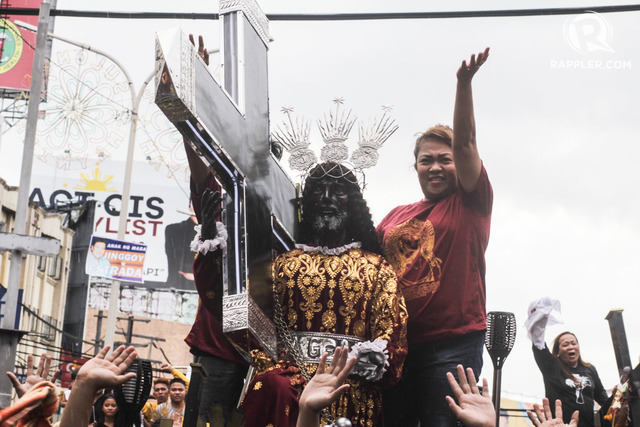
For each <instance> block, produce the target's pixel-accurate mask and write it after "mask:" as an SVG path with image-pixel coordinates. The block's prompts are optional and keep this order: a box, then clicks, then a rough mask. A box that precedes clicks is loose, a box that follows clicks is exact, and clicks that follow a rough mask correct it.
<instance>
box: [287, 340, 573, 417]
mask: <svg viewBox="0 0 640 427" xmlns="http://www.w3.org/2000/svg"><path fill="white" fill-rule="evenodd" d="M348 353H349V350H348V349H347V348H346V347H345V348H342V349H341V348H336V351H335V353H334V357H333V359H332V360H331V363H330V365H329V366H328V367H326V360H327V356H328V355H327V354H326V353H325V354H324V355H323V356H322V359H321V360H320V364H319V365H318V371H317V372H316V375H315V376H314V377H313V378H311V381H309V383H308V384H307V386H306V387H305V389H304V391H303V392H302V395H301V396H300V406H299V414H298V424H297V427H317V426H318V424H319V421H320V414H321V411H322V409H323V408H325V407H327V406H329V405H330V404H331V403H333V402H334V401H336V400H337V399H338V397H340V395H341V394H342V393H343V392H344V391H345V390H347V389H348V388H349V385H348V384H345V380H346V379H347V377H348V376H349V373H350V372H351V369H352V368H353V366H354V364H355V362H356V360H355V358H351V359H349V360H348ZM457 373H458V380H456V377H455V376H454V375H453V374H452V373H451V372H448V373H447V379H448V380H449V385H450V386H451V391H452V392H453V396H454V397H455V399H454V398H453V397H449V396H447V402H448V403H449V408H451V411H452V412H453V413H454V415H455V416H456V417H457V418H458V419H459V420H460V422H462V424H463V425H464V426H465V427H496V411H495V408H494V407H493V403H492V401H491V397H490V395H489V387H488V384H487V380H486V379H483V381H482V388H480V387H478V384H477V382H476V378H475V376H474V374H473V371H472V370H471V369H467V370H466V372H465V369H464V368H463V367H462V365H458V372H457ZM533 407H534V410H533V411H527V415H528V417H529V419H530V420H531V422H532V423H533V425H534V426H536V427H552V426H565V425H568V426H569V427H577V426H578V411H575V412H574V413H573V415H572V417H571V422H570V423H569V424H564V422H563V421H562V403H561V402H560V401H559V400H558V401H556V407H555V417H554V416H553V415H552V413H551V407H550V405H549V400H548V399H546V398H545V399H543V401H542V406H540V405H538V404H537V403H536V404H534V405H533Z"/></svg>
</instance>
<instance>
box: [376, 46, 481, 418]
mask: <svg viewBox="0 0 640 427" xmlns="http://www.w3.org/2000/svg"><path fill="white" fill-rule="evenodd" d="M488 55H489V49H488V48H487V49H486V50H485V51H484V52H481V53H479V54H478V55H477V57H476V55H473V56H472V57H471V59H470V60H469V61H468V62H467V61H463V62H462V65H461V66H460V68H459V69H458V72H457V78H458V84H457V90H456V101H455V110H454V118H453V129H451V128H449V127H448V126H444V125H437V126H434V127H432V128H431V129H429V130H427V131H426V132H425V133H424V134H422V135H420V136H419V137H418V139H417V140H416V144H415V150H414V156H415V165H414V166H415V168H416V171H417V173H418V180H419V181H420V186H421V188H422V192H423V196H424V198H423V200H420V201H418V202H416V203H413V204H410V205H406V206H399V207H397V208H395V209H393V210H392V211H391V212H390V213H389V214H388V215H387V216H386V217H385V218H384V219H383V220H382V221H381V222H380V225H378V228H377V231H378V236H379V238H380V240H381V242H382V245H383V248H384V253H385V256H386V258H387V260H388V261H389V262H390V263H391V264H392V265H393V267H394V269H395V270H396V274H397V275H398V279H399V280H398V281H399V285H400V288H401V291H402V293H403V296H404V297H405V300H406V303H407V310H408V312H409V321H408V327H407V337H408V341H409V354H408V356H407V360H406V362H405V368H404V372H403V378H402V380H401V382H400V384H399V385H398V386H396V387H395V388H392V389H390V390H389V391H388V392H387V393H386V394H385V401H384V411H385V425H386V426H387V427H388V426H402V427H407V426H415V425H417V421H418V420H420V422H421V425H423V426H449V425H455V423H456V421H455V418H454V417H453V415H452V413H451V412H450V410H449V408H448V405H447V402H446V400H445V396H446V395H448V394H450V393H451V391H450V388H449V384H448V382H447V379H446V372H453V373H456V372H457V371H456V366H457V365H458V364H461V365H463V366H465V367H471V368H472V369H473V371H474V373H475V375H476V377H479V375H480V370H481V368H482V351H483V345H484V331H485V330H486V314H485V312H486V307H485V296H486V292H485V262H484V252H485V250H486V247H487V244H488V240H489V225H490V220H491V206H492V202H493V193H492V189H491V185H490V183H489V179H488V177H487V173H486V171H485V169H484V167H483V165H482V161H481V160H480V156H479V154H478V148H477V145H476V135H475V133H476V132H475V120H474V114H473V98H472V91H471V80H472V78H473V76H474V74H475V73H476V72H477V71H478V69H480V67H481V66H482V64H484V62H485V61H486V60H487V57H488Z"/></svg>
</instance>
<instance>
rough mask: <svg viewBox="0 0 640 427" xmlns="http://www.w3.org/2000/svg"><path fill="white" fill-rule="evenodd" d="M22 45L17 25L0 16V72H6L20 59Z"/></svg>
mask: <svg viewBox="0 0 640 427" xmlns="http://www.w3.org/2000/svg"><path fill="white" fill-rule="evenodd" d="M23 46H24V43H23V41H22V36H21V35H20V30H19V29H18V27H16V26H15V24H14V23H13V22H11V21H9V20H8V19H5V18H0V55H1V56H0V74H4V73H6V72H7V71H9V70H10V69H12V68H13V67H14V66H15V65H16V64H17V63H18V61H20V57H21V56H22V48H23Z"/></svg>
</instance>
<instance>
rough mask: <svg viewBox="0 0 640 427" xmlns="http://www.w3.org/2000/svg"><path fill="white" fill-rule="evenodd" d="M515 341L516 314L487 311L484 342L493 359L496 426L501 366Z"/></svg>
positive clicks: (498, 418)
mask: <svg viewBox="0 0 640 427" xmlns="http://www.w3.org/2000/svg"><path fill="white" fill-rule="evenodd" d="M515 342H516V316H515V315H514V314H513V313H508V312H505V311H490V312H489V313H487V334H486V335H485V338H484V343H485V345H486V346H487V351H488V352H489V356H491V360H492V361H493V406H495V408H496V426H499V425H500V384H501V382H502V366H503V365H504V361H505V359H506V358H507V356H508V355H509V353H510V352H511V349H512V348H513V344H514V343H515Z"/></svg>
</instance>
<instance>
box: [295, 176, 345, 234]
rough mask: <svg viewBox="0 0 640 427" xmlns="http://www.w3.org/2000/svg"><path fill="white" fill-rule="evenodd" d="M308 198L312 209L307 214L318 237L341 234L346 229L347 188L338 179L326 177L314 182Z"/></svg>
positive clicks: (311, 184)
mask: <svg viewBox="0 0 640 427" xmlns="http://www.w3.org/2000/svg"><path fill="white" fill-rule="evenodd" d="M309 185H310V186H311V188H310V191H309V193H308V195H307V196H308V197H309V198H310V199H311V200H310V202H311V203H310V204H309V206H310V207H311V209H310V210H309V211H308V212H305V215H306V217H307V219H308V220H309V221H310V224H311V227H312V229H313V231H314V233H315V234H316V235H323V234H327V233H329V234H335V233H340V232H342V231H344V230H345V229H346V226H347V218H348V216H349V212H348V204H349V194H348V189H347V186H346V185H345V184H344V183H343V182H340V180H338V179H336V178H332V177H329V176H325V177H323V178H320V179H317V180H312V181H311V182H310V183H309Z"/></svg>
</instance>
